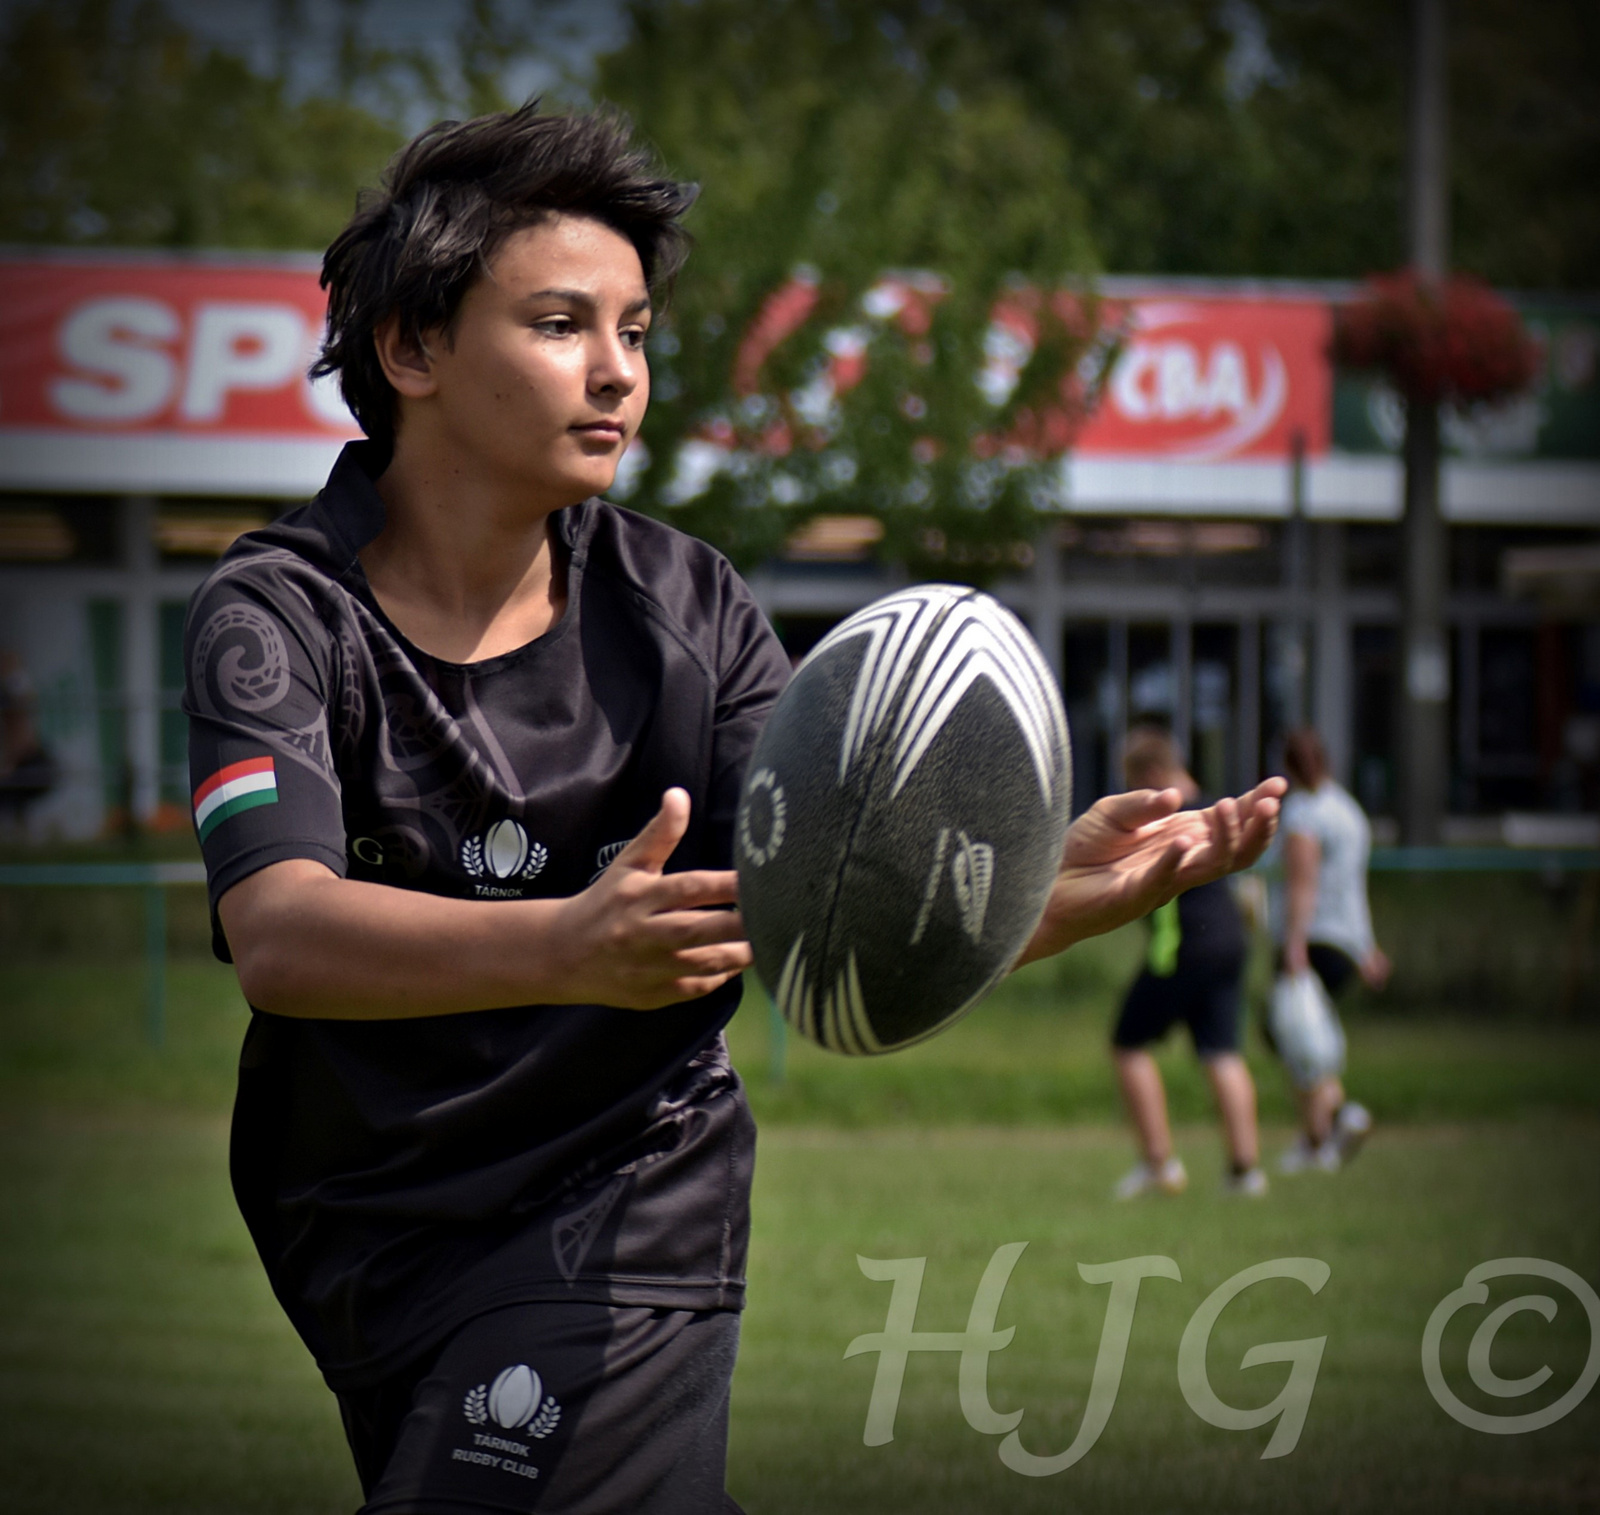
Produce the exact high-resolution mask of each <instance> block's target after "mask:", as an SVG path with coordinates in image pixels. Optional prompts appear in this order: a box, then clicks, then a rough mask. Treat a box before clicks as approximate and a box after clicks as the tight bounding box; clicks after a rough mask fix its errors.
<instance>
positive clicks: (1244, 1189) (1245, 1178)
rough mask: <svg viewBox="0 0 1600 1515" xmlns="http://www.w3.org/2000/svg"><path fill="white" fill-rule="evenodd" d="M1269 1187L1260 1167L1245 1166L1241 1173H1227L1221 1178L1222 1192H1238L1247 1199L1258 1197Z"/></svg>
mask: <svg viewBox="0 0 1600 1515" xmlns="http://www.w3.org/2000/svg"><path fill="white" fill-rule="evenodd" d="M1270 1187H1271V1185H1270V1184H1268V1183H1267V1175H1266V1173H1265V1172H1264V1171H1263V1170H1262V1169H1261V1168H1260V1167H1255V1168H1247V1169H1245V1171H1244V1172H1243V1173H1229V1174H1228V1175H1227V1176H1226V1177H1225V1178H1224V1179H1223V1180H1222V1192H1223V1193H1224V1194H1239V1195H1243V1196H1244V1197H1245V1198H1247V1199H1260V1198H1261V1197H1262V1195H1264V1194H1265V1193H1266V1192H1267V1190H1268V1189H1269V1188H1270Z"/></svg>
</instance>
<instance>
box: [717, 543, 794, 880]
mask: <svg viewBox="0 0 1600 1515" xmlns="http://www.w3.org/2000/svg"><path fill="white" fill-rule="evenodd" d="M723 573H724V575H725V577H726V586H725V589H726V592H725V595H724V599H723V612H722V623H721V626H720V628H719V637H718V659H717V700H716V710H715V715H714V718H713V719H714V729H713V732H712V750H711V792H710V799H711V807H710V820H711V842H712V847H713V855H714V856H715V857H716V859H717V864H716V866H718V867H722V868H728V867H732V866H733V827H734V815H735V812H736V811H737V809H738V806H739V789H740V786H741V785H742V784H743V783H744V775H745V769H746V767H747V766H748V765H749V762H750V754H751V753H752V752H753V751H754V750H755V745H756V741H757V739H758V738H759V737H760V735H761V732H762V728H763V727H765V725H766V724H767V717H768V716H769V715H770V714H771V713H772V707H773V704H774V703H775V702H776V700H777V698H778V696H779V695H780V694H781V693H782V692H783V688H784V686H785V685H786V684H787V683H788V682H789V676H790V673H791V671H792V670H791V667H790V663H789V655H788V653H786V652H785V651H784V650H783V644H782V643H781V642H780V641H779V640H778V636H777V633H776V632H775V631H773V629H772V625H771V623H770V622H769V621H768V620H767V618H766V616H765V614H764V613H763V612H762V610H761V607H760V606H759V605H757V604H756V601H755V596H754V595H752V594H751V593H750V590H749V588H748V587H747V586H746V584H745V582H744V580H743V579H741V578H740V577H739V576H738V575H737V574H736V573H735V572H734V571H733V569H732V568H731V567H729V566H727V565H724V566H723Z"/></svg>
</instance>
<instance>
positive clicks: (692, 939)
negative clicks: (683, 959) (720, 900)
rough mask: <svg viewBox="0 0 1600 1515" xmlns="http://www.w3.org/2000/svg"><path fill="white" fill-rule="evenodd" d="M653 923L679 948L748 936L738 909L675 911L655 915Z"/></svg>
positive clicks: (732, 940)
mask: <svg viewBox="0 0 1600 1515" xmlns="http://www.w3.org/2000/svg"><path fill="white" fill-rule="evenodd" d="M652 925H653V927H654V928H655V929H657V930H659V931H661V932H662V933H663V934H664V940H666V941H668V942H670V943H671V945H672V946H673V947H674V948H675V949H678V950H683V949H687V948H694V947H704V946H707V945H709V944H711V943H714V942H743V941H744V939H745V935H744V917H743V916H742V915H740V914H739V912H738V911H737V910H683V911H674V912H671V913H669V914H665V915H657V916H655V917H654V919H653V922H652Z"/></svg>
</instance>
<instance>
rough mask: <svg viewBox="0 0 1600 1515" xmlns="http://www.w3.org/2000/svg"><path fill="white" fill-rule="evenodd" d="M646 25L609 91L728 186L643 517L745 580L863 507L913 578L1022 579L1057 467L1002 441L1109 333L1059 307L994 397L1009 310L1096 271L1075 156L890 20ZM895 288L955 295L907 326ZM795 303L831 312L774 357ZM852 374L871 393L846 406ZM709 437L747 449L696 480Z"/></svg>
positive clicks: (828, 17) (681, 160)
mask: <svg viewBox="0 0 1600 1515" xmlns="http://www.w3.org/2000/svg"><path fill="white" fill-rule="evenodd" d="M631 19H632V35H631V37H630V39H629V41H628V42H627V44H626V45H625V46H624V47H623V48H622V49H620V50H619V51H618V52H616V53H613V54H612V55H611V56H609V57H607V58H605V59H604V60H603V61H602V63H601V67H600V69H599V73H598V77H597V80H596V92H597V93H598V94H599V95H600V96H602V97H603V98H605V99H607V100H611V101H615V102H618V103H620V104H622V105H623V106H625V107H626V108H627V109H629V110H630V111H631V112H632V114H633V116H634V118H635V120H636V122H637V124H638V125H639V127H640V129H641V130H642V132H643V133H644V135H645V136H647V137H648V138H649V139H650V140H651V141H652V142H654V143H655V145H656V146H657V147H658V148H659V150H660V151H661V152H662V154H663V155H664V157H665V159H666V161H667V163H668V164H669V165H670V167H671V169H672V171H673V172H675V173H677V174H680V175H684V176H686V177H689V178H693V179H696V180H698V181H700V182H701V183H702V184H703V186H704V191H703V194H702V196H701V199H700V202H699V204H698V205H697V207H696V209H695V211H694V213H693V219H692V222H691V224H692V226H693V229H694V232H695V235H696V239H697V241H698V244H699V245H698V248H697V250H696V252H695V254H694V256H693V258H692V259H691V261H690V264H689V267H688V270H687V271H686V273H685V274H684V276H683V279H682V281H681V284H680V287H679V289H678V290H677V293H676V297H675V302H674V304H673V307H672V311H671V315H670V317H669V320H668V322H667V323H666V325H667V330H666V332H665V333H664V339H663V338H658V339H657V342H656V350H655V356H654V358H653V365H654V368H655V373H656V396H655V400H654V402H653V405H652V409H651V414H650V416H649V418H648V420H647V422H646V433H645V440H646V442H647V444H648V446H649V450H650V457H651V462H650V465H649V468H648V471H647V472H646V474H645V476H644V478H643V480H642V482H641V484H640V486H639V488H638V492H637V495H636V497H635V499H636V502H637V503H639V504H641V505H642V506H643V507H644V508H647V509H651V510H655V511H660V512H662V513H665V514H667V515H668V516H669V517H670V518H672V519H674V520H676V521H679V522H680V523H682V524H683V525H685V526H686V527H687V528H688V529H689V530H692V531H695V532H697V533H699V534H702V535H706V536H709V537H711V538H712V539H713V540H716V541H718V542H719V543H720V544H722V545H724V546H725V547H727V548H728V549H730V550H731V551H732V552H733V553H734V555H735V556H736V557H737V558H739V559H741V560H745V561H750V560H759V559H760V558H762V557H765V556H768V555H770V553H771V552H772V551H773V550H775V549H776V547H777V546H779V545H780V544H781V542H782V540H783V537H784V535H785V534H786V533H787V532H788V531H789V530H791V529H792V528H793V526H794V525H795V523H796V522H797V521H798V520H799V519H801V518H803V517H804V516H805V515H808V514H812V513H815V512H818V511H823V510H829V509H832V510H839V509H847V510H852V511H867V512H871V513H873V514H875V515H876V516H877V517H878V518H879V519H880V521H881V522H882V523H883V525H884V527H885V529H886V536H885V539H884V543H883V548H882V550H883V551H884V552H885V553H886V554H888V555H890V556H893V557H895V558H901V559H909V560H911V561H912V562H913V563H914V564H917V565H918V566H940V567H941V568H942V571H945V572H955V573H960V574H964V575H966V576H969V577H974V578H981V577H985V576H989V575H992V574H993V573H995V572H997V571H998V570H999V569H1000V567H1001V566H1003V564H1004V563H1005V562H1006V561H1007V554H1008V553H1012V552H1014V551H1015V549H1016V546H1017V544H1025V543H1027V542H1028V541H1029V539H1030V538H1031V537H1032V536H1033V534H1034V532H1035V530H1036V510H1037V505H1038V500H1039V495H1040V492H1041V490H1042V489H1044V488H1045V487H1047V484H1048V480H1047V477H1046V473H1047V466H1048V465H1047V464H1046V463H1045V462H1044V461H1042V459H1041V458H1040V457H1039V455H1038V449H1037V448H1032V449H1030V448H1028V447H1026V446H1022V445H1013V446H1009V447H1008V446H1003V445H999V444H998V443H997V442H995V443H992V444H991V445H989V446H987V447H986V446H985V445H984V439H985V438H990V439H999V438H1010V439H1011V441H1012V442H1013V443H1017V442H1018V439H1019V437H1021V436H1022V435H1023V433H1024V432H1025V431H1026V428H1027V426H1028V425H1029V424H1030V422H1036V421H1037V418H1038V414H1039V411H1040V408H1041V405H1042V404H1044V403H1047V402H1049V401H1052V400H1054V399H1055V398H1056V395H1055V390H1056V389H1057V388H1058V387H1059V384H1060V382H1061V381H1062V379H1063V378H1065V377H1068V376H1070V375H1072V374H1073V372H1074V368H1075V365H1076V364H1077V363H1078V362H1079V360H1080V359H1081V358H1083V357H1084V356H1085V355H1086V354H1092V353H1093V351H1094V345H1093V344H1094V338H1095V335H1096V331H1097V319H1096V310H1095V306H1094V302H1093V301H1092V299H1087V298H1086V299H1083V300H1081V301H1079V302H1077V303H1076V304H1071V303H1068V304H1064V305H1063V306H1062V307H1061V309H1060V310H1059V311H1057V310H1055V309H1053V308H1052V307H1051V306H1050V305H1049V304H1048V303H1044V304H1040V303H1039V302H1037V301H1035V302H1034V305H1035V306H1036V307H1037V308H1036V309H1035V310H1034V311H1033V312H1032V316H1033V319H1034V321H1035V323H1036V326H1037V330H1036V332H1035V340H1034V341H1033V342H1032V344H1031V352H1024V353H1022V354H1020V355H1019V356H1020V357H1021V358H1022V359H1023V361H1022V362H1021V366H1020V372H1018V373H1017V374H1016V375H1015V379H1016V382H1015V384H1014V385H1012V386H1010V387H1008V386H1007V385H1005V384H999V385H997V386H993V387H991V388H990V389H989V391H988V393H987V394H986V393H985V391H984V390H983V389H982V388H980V385H979V383H978V382H977V381H978V375H979V373H980V370H981V369H982V368H983V366H984V364H985V361H986V351H985V341H986V339H987V338H989V328H990V313H991V310H992V308H993V306H994V303H995V301H996V298H997V297H998V296H1001V295H1003V294H1004V293H1005V292H1006V291H1007V290H1008V289H1012V288H1013V287H1015V286H1019V285H1020V287H1021V288H1022V289H1024V290H1046V291H1050V290H1055V289H1056V288H1057V287H1058V286H1060V285H1061V284H1062V282H1063V280H1065V279H1068V278H1072V277H1077V278H1079V279H1081V278H1082V277H1083V276H1084V275H1085V274H1087V273H1088V272H1089V271H1090V270H1091V269H1092V267H1093V263H1094V256H1093V250H1092V247H1091V245H1090V243H1089V241H1088V239H1087V237H1086V236H1085V234H1084V222H1085V215H1084V208H1083V205H1082V203H1081V201H1080V199H1079V197H1078V195H1077V193H1076V192H1075V190H1074V187H1073V174H1072V165H1071V155H1070V152H1069V150H1068V147H1067V144H1066V142H1065V141H1064V139H1063V138H1062V136H1061V134H1060V133H1059V132H1058V131H1056V130H1055V129H1053V128H1052V127H1051V125H1050V124H1049V123H1048V122H1047V121H1044V120H1042V119H1040V118H1039V117H1038V115H1037V114H1036V113H1035V112H1033V111H1031V110H1030V109H1029V107H1028V105H1027V102H1026V101H1025V99H1023V98H1022V97H1021V96H1020V95H1019V94H1018V92H1017V91H1016V90H1015V89H1014V88H1012V87H1011V86H1010V84H1009V83H1008V82H1007V81H1006V80H1005V79H1003V78H1000V77H983V78H974V79H972V80H971V81H970V84H969V87H967V88H965V89H962V90H957V89H955V88H954V87H953V86H952V85H950V84H949V83H948V82H947V76H948V75H949V74H950V73H951V72H952V69H951V67H950V64H951V60H952V59H953V57H954V55H955V54H956V53H957V52H958V51H959V50H960V48H961V47H962V45H963V44H964V41H965V38H964V36H963V32H962V29H961V28H960V27H959V26H958V25H951V26H948V27H946V28H944V29H943V30H941V31H938V32H936V33H930V32H927V31H926V30H925V31H924V33H923V34H922V35H919V37H918V38H917V39H916V45H915V46H913V44H912V42H911V40H910V39H909V38H908V36H907V33H906V31H905V29H904V28H903V27H901V26H899V25H898V24H897V23H896V22H895V20H894V18H893V17H892V16H891V15H889V14H888V13H887V12H886V11H884V10H883V9H882V8H880V7H877V6H872V5H866V4H860V5H855V6H848V5H829V4H825V3H821V0H787V3H774V4H770V5H767V6H764V7H762V8H760V10H759V11H757V12H752V10H751V8H750V7H749V6H748V5H746V4H743V3H740V0H700V3H684V0H640V3H637V4H635V5H634V6H633V7H632V9H631ZM797 271H798V279H797V277H796V276H797ZM892 271H902V272H904V271H922V272H924V273H927V274H931V275H933V276H934V280H933V282H925V287H924V288H923V289H921V290H920V291H919V290H915V289H912V290H911V293H910V294H909V296H907V297H906V298H905V299H904V300H903V301H902V303H901V304H900V305H899V306H898V307H897V306H896V300H897V299H899V298H900V296H899V295H896V293H895V291H894V289H893V288H885V287H884V286H883V284H882V282H881V281H883V279H884V276H885V275H886V274H888V273H891V272H892ZM786 283H788V286H789V290H790V296H789V297H790V298H792V299H795V300H797V301H798V302H799V304H800V305H802V306H804V305H806V304H808V302H809V303H810V307H811V308H810V310H809V313H808V315H807V317H806V319H805V320H804V321H803V323H801V324H800V325H799V326H798V329H795V330H793V331H790V332H788V333H787V334H786V335H785V336H784V338H783V340H781V341H778V342H776V343H772V342H767V343H761V344H758V345H759V352H757V350H756V347H755V346H753V345H752V344H753V342H754V340H755V339H753V338H752V336H751V333H752V329H753V323H757V322H758V319H759V321H760V322H761V323H762V324H765V323H766V322H768V321H771V320H772V319H774V316H775V312H773V311H771V310H768V309H767V304H766V302H768V301H769V299H771V297H772V296H773V295H774V292H775V291H778V290H780V289H781V288H783V287H784V286H785V285H786ZM912 283H913V284H914V283H915V280H914V279H913V280H912ZM908 288H910V286H909V285H906V286H902V288H901V294H902V295H904V294H905V290H906V289H908ZM1013 298H1017V299H1026V296H1024V295H1020V294H1019V295H1014V296H1013ZM764 311H765V312H766V314H765V315H763V312H764ZM768 349H770V350H768ZM753 355H754V356H753ZM841 355H843V356H844V358H845V360H846V362H847V363H854V362H856V361H858V360H864V362H865V376H864V377H863V378H862V379H861V380H860V382H859V383H858V384H856V385H855V386H854V387H851V388H848V390H846V389H845V388H844V386H843V385H839V386H835V392H830V391H829V388H828V376H829V374H830V372H837V362H838V360H839V359H840V358H841ZM990 356H991V357H992V354H990ZM1100 356H1101V357H1102V358H1103V356H1104V354H1103V353H1101V354H1100ZM755 357H759V358H760V361H759V362H757V361H755ZM1091 383H1092V376H1091ZM1019 428H1021V430H1019ZM697 431H703V432H709V433H711V434H713V435H719V436H721V437H723V438H731V439H732V440H733V441H735V442H737V443H738V444H740V445H738V446H737V447H736V448H734V449H733V450H732V451H729V452H727V453H726V454H725V455H724V457H723V459H722V461H723V462H724V464H725V465H726V466H723V467H721V468H720V469H718V470H717V471H715V472H714V473H712V472H710V470H707V471H706V476H702V477H700V478H698V479H692V480H691V479H690V478H688V477H686V472H687V470H686V468H685V463H686V461H687V460H688V459H690V458H692V457H693V456H694V451H693V449H692V448H691V449H690V452H689V453H688V454H685V453H684V452H683V451H681V443H682V441H683V439H684V438H685V437H690V436H692V435H693V434H694V433H696V432H697ZM975 444H977V447H978V450H979V453H984V452H987V453H988V454H989V456H987V457H982V456H975V454H974V445H975ZM705 456H706V455H705V453H704V452H702V453H701V454H700V458H701V460H702V461H704V460H705ZM712 461H715V458H714V457H713V459H712ZM774 501H775V502H776V503H777V507H778V508H776V509H755V508H752V507H755V506H759V505H764V504H769V503H772V502H774Z"/></svg>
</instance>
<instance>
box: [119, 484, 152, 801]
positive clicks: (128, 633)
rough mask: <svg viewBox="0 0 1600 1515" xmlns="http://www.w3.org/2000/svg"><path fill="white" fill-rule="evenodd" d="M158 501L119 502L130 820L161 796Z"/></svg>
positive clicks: (137, 498) (142, 497)
mask: <svg viewBox="0 0 1600 1515" xmlns="http://www.w3.org/2000/svg"><path fill="white" fill-rule="evenodd" d="M155 514H156V502H155V501H154V500H153V499H152V498H151V497H150V496H148V495H131V496H129V497H128V498H126V499H124V500H123V501H122V563H123V567H124V569H125V570H126V574H127V579H126V584H127V587H126V589H125V590H124V593H123V618H122V635H123V647H122V697H123V708H124V710H125V711H126V713H127V733H128V748H127V761H128V769H129V773H128V801H129V804H130V806H131V807H132V812H133V814H132V820H133V821H134V822H135V823H136V824H138V825H141V826H142V825H146V824H148V823H149V822H150V821H151V820H152V819H153V818H154V816H155V813H156V806H157V805H158V804H159V803H160V800H161V648H160V636H161V625H160V617H161V607H160V591H159V586H158V582H157V577H158V572H159V568H160V564H159V562H158V561H157V555H156V536H155Z"/></svg>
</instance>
